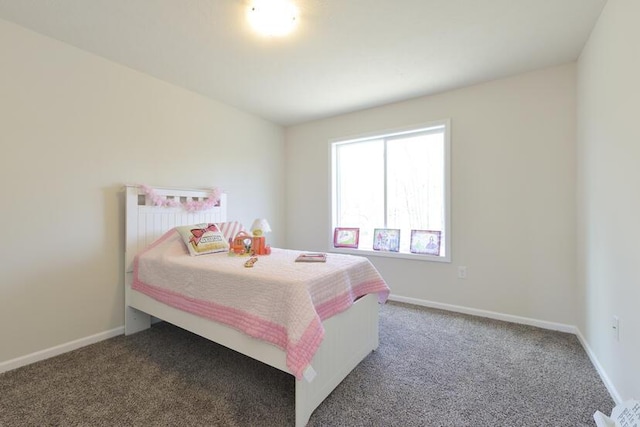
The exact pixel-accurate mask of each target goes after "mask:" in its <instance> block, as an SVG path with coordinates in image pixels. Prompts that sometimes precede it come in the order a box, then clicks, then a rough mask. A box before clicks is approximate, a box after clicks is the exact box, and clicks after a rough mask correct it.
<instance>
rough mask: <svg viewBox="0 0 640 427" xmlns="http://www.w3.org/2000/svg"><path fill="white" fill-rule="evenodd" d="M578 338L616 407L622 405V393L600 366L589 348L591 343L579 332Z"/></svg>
mask: <svg viewBox="0 0 640 427" xmlns="http://www.w3.org/2000/svg"><path fill="white" fill-rule="evenodd" d="M576 336H577V337H578V339H579V340H580V343H581V344H582V347H583V348H584V351H586V352H587V356H589V359H591V363H592V364H593V366H594V367H595V368H596V371H598V374H599V375H600V379H602V382H603V383H604V385H605V387H607V390H608V391H609V394H610V395H611V398H612V399H613V401H614V402H615V403H616V405H619V404H621V403H622V402H623V399H622V397H621V396H620V393H618V390H617V389H616V388H615V386H614V385H613V383H612V382H611V379H610V378H609V376H608V375H607V373H606V372H605V370H604V368H603V367H602V365H601V364H600V361H599V360H598V358H597V357H596V355H595V353H594V352H593V350H591V347H590V346H589V343H587V340H586V339H585V338H584V336H583V335H582V332H580V330H578V332H577V333H576Z"/></svg>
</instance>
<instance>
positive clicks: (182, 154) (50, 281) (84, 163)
mask: <svg viewBox="0 0 640 427" xmlns="http://www.w3.org/2000/svg"><path fill="white" fill-rule="evenodd" d="M0 148H1V150H2V155H1V156H0V199H1V200H2V202H1V203H2V209H1V212H0V215H1V222H2V224H3V225H4V231H3V233H2V237H1V238H0V363H2V362H5V361H7V360H11V359H14V358H18V357H21V356H24V355H27V354H30V353H33V352H36V351H39V350H43V349H47V348H50V347H52V346H55V345H59V344H63V343H67V342H69V341H72V340H75V339H79V338H84V337H86V336H89V335H92V334H97V333H101V332H104V331H107V330H110V329H113V328H117V327H119V326H121V325H122V324H123V285H122V282H123V279H122V277H121V276H122V274H121V269H122V264H123V261H122V258H123V239H122V234H123V231H124V224H123V199H122V197H121V196H120V189H121V186H122V184H124V183H144V184H149V185H165V186H174V187H180V186H193V187H208V186H219V187H221V188H222V189H223V190H225V191H226V192H227V193H228V194H229V201H230V217H231V218H234V219H236V218H237V219H240V220H241V221H243V222H245V223H248V222H249V221H251V220H253V218H255V217H257V216H264V217H266V218H269V220H270V221H271V225H272V228H273V229H274V233H273V234H271V235H270V236H269V238H270V239H271V240H272V243H274V244H276V245H278V244H280V245H282V244H283V242H284V222H283V217H284V209H283V204H284V175H283V172H282V171H283V161H284V160H283V159H284V135H283V130H282V128H280V127H279V126H275V125H273V124H271V123H269V122H266V121H264V120H262V119H259V118H256V117H254V116H251V115H248V114H245V113H243V112H240V111H238V110H235V109H232V108H229V107H227V106H225V105H222V104H220V103H218V102H215V101H212V100H210V99H207V98H204V97H202V96H199V95H197V94H194V93H192V92H188V91H186V90H183V89H180V88H177V87H175V86H171V85H169V84H166V83H163V82H161V81H159V80H156V79H154V78H151V77H149V76H146V75H143V74H140V73H138V72H135V71H132V70H130V69H128V68H125V67H122V66H120V65H116V64H114V63H112V62H109V61H106V60H104V59H102V58H100V57H97V56H94V55H91V54H89V53H86V52H84V51H81V50H78V49H76V48H73V47H71V46H69V45H65V44H63V43H59V42H57V41H54V40H52V39H50V38H46V37H43V36H40V35H38V34H35V33H32V32H29V31H27V30H24V29H22V28H20V27H18V26H15V25H13V24H10V23H8V22H6V21H3V20H0Z"/></svg>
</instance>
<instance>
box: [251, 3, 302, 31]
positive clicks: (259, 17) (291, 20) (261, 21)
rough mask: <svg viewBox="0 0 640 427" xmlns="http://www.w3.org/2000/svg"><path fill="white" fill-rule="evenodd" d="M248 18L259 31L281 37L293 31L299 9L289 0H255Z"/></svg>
mask: <svg viewBox="0 0 640 427" xmlns="http://www.w3.org/2000/svg"><path fill="white" fill-rule="evenodd" d="M248 18H249V23H250V24H251V26H252V27H253V28H254V29H255V30H256V31H257V32H258V33H260V34H262V35H265V36H274V37H280V36H285V35H287V34H289V33H290V32H291V31H293V29H294V27H295V26H296V20H297V18H298V9H297V8H296V7H295V5H294V4H293V3H291V2H290V1H288V0H253V4H252V5H251V6H250V7H249V11H248Z"/></svg>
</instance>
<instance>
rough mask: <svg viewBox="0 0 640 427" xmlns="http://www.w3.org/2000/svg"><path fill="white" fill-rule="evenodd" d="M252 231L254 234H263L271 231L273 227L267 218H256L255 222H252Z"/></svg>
mask: <svg viewBox="0 0 640 427" xmlns="http://www.w3.org/2000/svg"><path fill="white" fill-rule="evenodd" d="M251 231H252V232H253V235H254V236H262V235H263V234H264V233H269V232H271V227H270V226H269V222H268V221H267V220H266V219H264V218H256V220H255V221H253V224H251Z"/></svg>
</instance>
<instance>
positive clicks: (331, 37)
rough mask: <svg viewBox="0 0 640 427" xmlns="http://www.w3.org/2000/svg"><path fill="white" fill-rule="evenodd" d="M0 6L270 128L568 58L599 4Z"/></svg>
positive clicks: (223, 0)
mask: <svg viewBox="0 0 640 427" xmlns="http://www.w3.org/2000/svg"><path fill="white" fill-rule="evenodd" d="M249 2H250V0H182V1H180V0H0V18H3V19H6V20H8V21H12V22H14V23H17V24H19V25H22V26H24V27H26V28H30V29H32V30H34V31H37V32H39V33H41V34H44V35H47V36H50V37H52V38H55V39H58V40H61V41H64V42H67V43H69V44H71V45H74V46H77V47H79V48H81V49H84V50H87V51H90V52H93V53H95V54H98V55H100V56H102V57H105V58H108V59H110V60H112V61H115V62H118V63H121V64H124V65H126V66H128V67H130V68H133V69H135V70H139V71H141V72H144V73H147V74H150V75H152V76H155V77H157V78H159V79H162V80H165V81H167V82H170V83H173V84H176V85H178V86H182V87H185V88H187V89H190V90H193V91H195V92H198V93H201V94H203V95H205V96H208V97H210V98H213V99H216V100H218V101H222V102H224V103H226V104H228V105H232V106H235V107H237V108H239V109H241V110H244V111H247V112H250V113H253V114H256V115H258V116H261V117H263V118H265V119H267V120H270V121H273V122H275V123H278V124H282V125H291V124H296V123H302V122H305V121H309V120H314V119H318V118H323V117H329V116H333V115H337V114H342V113H345V112H350V111H356V110H360V109H363V108H368V107H373V106H378V105H382V104H387V103H390V102H394V101H400V100H404V99H408V98H413V97H417V96H421V95H427V94H433V93H437V92H442V91H445V90H449V89H453V88H457V87H462V86H467V85H471V84H475V83H479V82H482V81H487V80H492V79H496V78H500V77H505V76H509V75H513V74H518V73H522V72H525V71H529V70H534V69H539V68H544V67H548V66H552V65H556V64H562V63H566V62H570V61H573V60H575V59H577V57H578V55H579V54H580V51H581V50H582V47H583V46H584V44H585V42H586V40H587V38H588V36H589V33H590V32H591V29H592V28H593V26H594V24H595V22H596V20H597V18H598V16H599V14H600V12H601V10H602V8H603V7H604V4H605V3H606V0H396V1H393V0H294V2H295V3H296V4H297V5H298V7H299V9H300V11H301V16H300V18H299V20H298V27H297V29H296V31H295V32H294V33H293V35H291V36H289V37H288V38H284V39H282V38H262V37H259V36H258V35H256V34H255V33H254V32H253V31H251V29H250V28H249V27H248V24H247V23H246V19H245V13H246V9H247V8H248V7H249Z"/></svg>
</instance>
